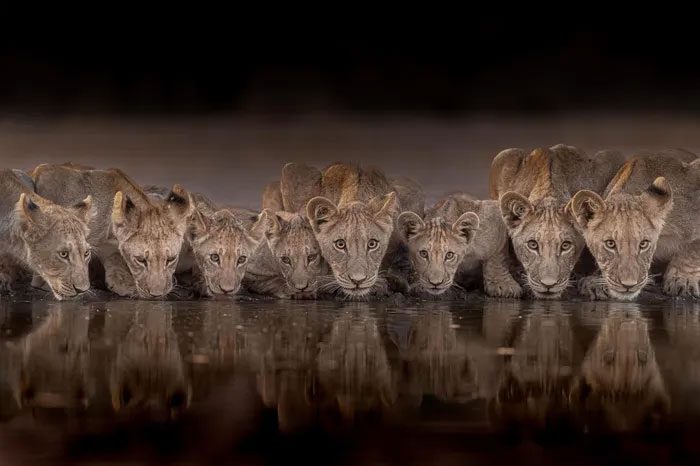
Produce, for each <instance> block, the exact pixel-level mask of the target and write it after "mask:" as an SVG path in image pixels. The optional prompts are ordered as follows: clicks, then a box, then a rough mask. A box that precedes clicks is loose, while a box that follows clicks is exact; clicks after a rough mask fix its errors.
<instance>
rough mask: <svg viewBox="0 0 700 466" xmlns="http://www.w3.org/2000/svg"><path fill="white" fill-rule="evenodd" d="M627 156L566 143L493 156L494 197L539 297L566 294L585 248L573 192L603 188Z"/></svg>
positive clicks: (511, 150)
mask: <svg viewBox="0 0 700 466" xmlns="http://www.w3.org/2000/svg"><path fill="white" fill-rule="evenodd" d="M623 162H624V158H623V156H622V154H620V153H617V152H599V153H597V154H596V155H595V156H594V157H588V156H586V155H585V154H584V153H583V152H581V151H579V150H578V149H576V148H575V147H571V146H565V145H562V144H560V145H556V146H554V147H551V148H549V149H536V150H534V151H533V152H532V153H531V154H528V153H527V152H525V151H524V150H522V149H507V150H504V151H503V152H501V153H500V154H498V155H497V156H496V158H495V159H494V160H493V163H492V164H491V173H490V179H489V184H490V190H491V198H492V199H498V200H499V202H500V206H501V213H502V215H503V220H504V221H505V224H506V227H507V228H508V234H509V235H510V238H511V241H512V243H513V249H514V250H515V255H516V256H517V257H518V260H519V261H520V262H521V263H522V265H523V268H524V269H525V275H526V277H527V285H528V288H530V289H531V290H532V293H533V294H534V296H535V297H536V298H540V299H555V298H558V297H560V296H561V294H562V293H563V292H564V290H566V288H567V287H568V286H569V281H570V276H571V273H572V271H573V270H574V266H575V265H576V263H577V262H578V259H579V257H580V255H581V252H582V251H583V249H584V240H583V238H582V236H581V234H580V233H579V231H578V230H577V228H576V222H575V221H574V219H573V217H572V216H571V214H570V213H569V211H568V210H567V209H566V205H567V203H568V202H569V200H570V199H571V196H572V195H573V194H575V193H576V192H577V191H579V190H581V189H590V190H592V191H594V192H603V190H604V189H605V186H606V184H607V183H608V181H610V180H611V179H612V177H613V176H614V175H615V172H616V171H617V169H618V168H619V167H620V166H621V165H622V163H623Z"/></svg>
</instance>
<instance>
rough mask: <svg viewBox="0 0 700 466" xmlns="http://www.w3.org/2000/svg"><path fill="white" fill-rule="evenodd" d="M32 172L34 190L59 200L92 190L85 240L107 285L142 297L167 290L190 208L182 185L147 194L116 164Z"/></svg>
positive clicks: (65, 201) (54, 167)
mask: <svg viewBox="0 0 700 466" xmlns="http://www.w3.org/2000/svg"><path fill="white" fill-rule="evenodd" d="M32 178H33V180H34V184H35V186H36V190H37V193H39V194H40V195H42V196H44V197H46V198H48V199H51V200H52V201H53V202H56V203H57V204H60V205H72V204H74V203H75V202H76V201H77V200H80V199H83V198H84V197H85V196H88V195H90V196H92V199H93V203H94V207H95V215H94V216H93V217H92V219H91V221H90V222H89V227H90V234H89V236H88V242H89V243H90V245H91V246H92V247H93V249H94V251H95V253H96V255H97V256H98V257H99V259H100V261H101V263H102V265H103V266H104V268H105V281H106V284H107V287H108V288H109V289H110V290H112V291H113V292H115V293H117V294H119V295H121V296H134V297H135V296H139V297H142V298H156V297H162V296H164V295H166V294H167V293H168V292H170V290H171V289H172V286H173V273H174V272H175V267H176V265H177V259H178V255H179V253H180V249H181V247H182V242H183V238H184V234H185V229H186V225H187V218H188V217H189V215H190V214H191V212H192V201H191V199H190V196H189V194H188V193H187V192H186V191H185V190H184V189H182V188H181V187H180V186H178V185H175V186H173V188H172V190H171V191H170V193H169V195H168V196H167V197H166V198H165V199H164V200H158V199H153V198H150V197H149V196H148V195H146V194H145V193H144V191H143V190H142V189H141V188H140V187H139V186H138V185H136V183H134V182H133V181H132V180H131V179H130V178H128V177H127V176H126V175H125V174H124V173H122V172H121V171H120V170H117V169H110V170H91V169H85V168H76V167H74V166H71V165H50V164H44V165H39V166H38V167H37V168H36V169H34V172H33V173H32Z"/></svg>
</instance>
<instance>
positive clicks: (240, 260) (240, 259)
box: [238, 256, 248, 265]
mask: <svg viewBox="0 0 700 466" xmlns="http://www.w3.org/2000/svg"><path fill="white" fill-rule="evenodd" d="M247 260H248V258H247V257H246V256H241V257H239V258H238V265H241V264H245V263H246V261H247Z"/></svg>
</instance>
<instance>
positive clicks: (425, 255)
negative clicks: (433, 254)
mask: <svg viewBox="0 0 700 466" xmlns="http://www.w3.org/2000/svg"><path fill="white" fill-rule="evenodd" d="M418 254H420V256H421V257H422V258H423V259H427V258H428V251H426V250H425V249H421V250H420V251H418Z"/></svg>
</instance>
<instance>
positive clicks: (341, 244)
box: [333, 239, 345, 251]
mask: <svg viewBox="0 0 700 466" xmlns="http://www.w3.org/2000/svg"><path fill="white" fill-rule="evenodd" d="M333 245H334V246H335V247H336V249H340V250H341V251H342V250H343V249H345V240H344V239H337V240H335V241H334V242H333Z"/></svg>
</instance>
